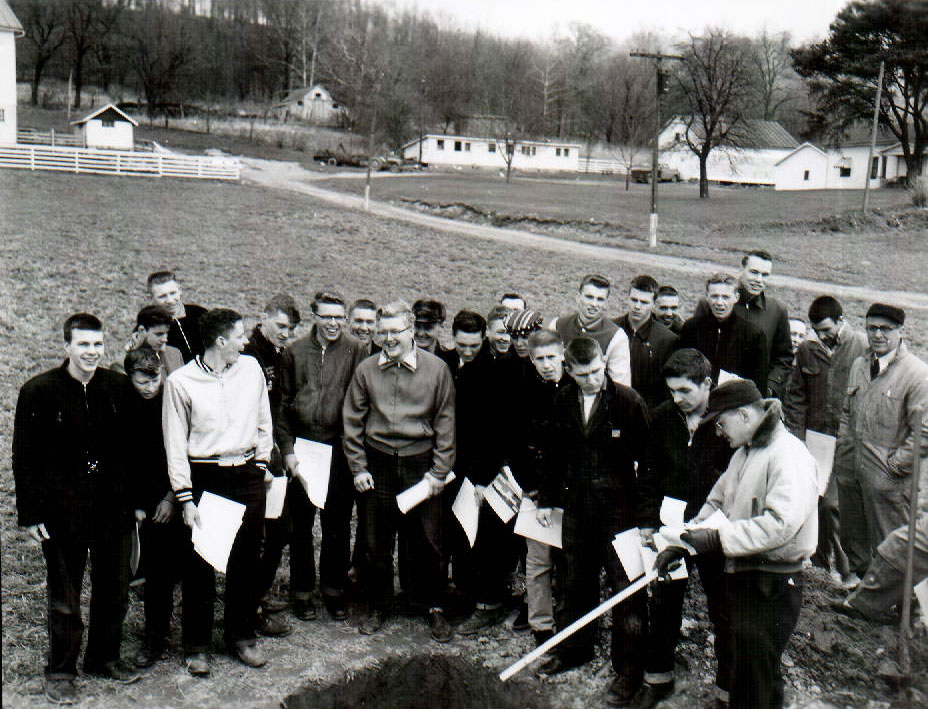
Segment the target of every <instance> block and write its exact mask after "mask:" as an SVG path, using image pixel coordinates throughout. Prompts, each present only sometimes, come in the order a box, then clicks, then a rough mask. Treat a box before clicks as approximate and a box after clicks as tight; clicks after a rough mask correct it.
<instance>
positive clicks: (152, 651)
mask: <svg viewBox="0 0 928 709" xmlns="http://www.w3.org/2000/svg"><path fill="white" fill-rule="evenodd" d="M162 653H163V648H162V647H161V646H155V645H150V644H148V643H145V644H144V645H142V647H141V648H140V649H139V651H138V652H137V653H136V654H135V657H134V658H133V662H134V663H135V666H136V667H140V668H141V667H151V666H152V665H153V664H155V663H156V662H157V661H158V660H160V659H161V655H162Z"/></svg>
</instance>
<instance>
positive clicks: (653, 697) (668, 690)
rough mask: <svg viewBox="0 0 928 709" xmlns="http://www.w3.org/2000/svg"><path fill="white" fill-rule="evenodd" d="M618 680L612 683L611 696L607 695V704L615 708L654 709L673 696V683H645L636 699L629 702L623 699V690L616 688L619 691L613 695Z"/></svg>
mask: <svg viewBox="0 0 928 709" xmlns="http://www.w3.org/2000/svg"><path fill="white" fill-rule="evenodd" d="M618 681H619V680H618V678H617V679H616V680H615V681H614V682H613V683H612V686H610V687H609V694H607V695H606V703H607V704H609V705H610V706H614V707H628V708H629V709H652V708H653V707H655V706H657V705H658V704H659V703H660V702H662V701H663V700H664V699H666V698H667V697H669V696H670V695H671V694H673V681H672V680H671V681H670V682H661V683H660V684H648V683H647V682H645V683H644V684H642V685H641V689H639V690H638V693H637V694H635V696H634V698H633V699H632V700H631V701H630V702H629V701H625V700H623V699H622V698H621V696H620V695H621V694H623V693H624V691H623V688H621V687H618V688H616V689H617V690H619V691H615V693H613V688H614V687H616V683H618Z"/></svg>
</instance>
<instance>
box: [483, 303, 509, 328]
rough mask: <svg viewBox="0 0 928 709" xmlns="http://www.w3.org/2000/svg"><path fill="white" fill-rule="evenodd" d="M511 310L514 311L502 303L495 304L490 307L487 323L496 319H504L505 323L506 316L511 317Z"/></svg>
mask: <svg viewBox="0 0 928 709" xmlns="http://www.w3.org/2000/svg"><path fill="white" fill-rule="evenodd" d="M503 297H505V296H503ZM510 312H512V311H511V310H509V308H504V307H503V306H502V305H494V306H493V307H492V308H491V309H490V312H489V313H487V324H488V325H489V324H490V323H491V322H493V321H494V320H502V321H503V322H504V323H505V322H506V318H508V317H509V313H510Z"/></svg>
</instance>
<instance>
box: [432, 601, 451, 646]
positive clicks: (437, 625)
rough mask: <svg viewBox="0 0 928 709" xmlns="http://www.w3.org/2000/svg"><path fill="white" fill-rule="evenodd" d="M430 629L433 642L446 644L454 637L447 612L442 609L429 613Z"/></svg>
mask: <svg viewBox="0 0 928 709" xmlns="http://www.w3.org/2000/svg"><path fill="white" fill-rule="evenodd" d="M429 629H430V630H431V631H432V640H434V641H435V642H437V643H446V642H448V641H449V640H451V638H452V636H453V635H454V631H453V630H452V629H451V624H450V623H449V622H448V619H447V618H445V612H444V611H443V610H441V609H440V608H436V609H434V610H430V611H429Z"/></svg>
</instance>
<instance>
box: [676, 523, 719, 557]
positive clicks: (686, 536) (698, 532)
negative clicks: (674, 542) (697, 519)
mask: <svg viewBox="0 0 928 709" xmlns="http://www.w3.org/2000/svg"><path fill="white" fill-rule="evenodd" d="M680 539H682V540H683V541H684V542H686V543H687V544H689V545H690V546H691V547H693V549H695V550H696V553H697V554H713V553H716V552H720V551H722V539H721V538H720V537H719V530H717V529H691V530H689V531H688V532H683V534H681V535H680Z"/></svg>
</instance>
